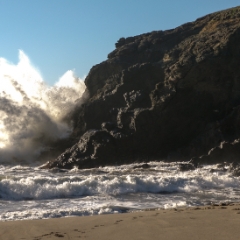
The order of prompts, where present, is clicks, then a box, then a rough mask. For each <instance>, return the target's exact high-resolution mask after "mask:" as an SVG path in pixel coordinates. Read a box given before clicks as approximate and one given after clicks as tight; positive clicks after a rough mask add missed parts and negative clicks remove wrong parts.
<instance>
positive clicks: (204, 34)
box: [46, 7, 240, 168]
mask: <svg viewBox="0 0 240 240" xmlns="http://www.w3.org/2000/svg"><path fill="white" fill-rule="evenodd" d="M239 61H240V7H236V8H232V9H228V10H225V11H221V12H217V13H213V14H209V15H207V16H205V17H202V18H199V19H197V20H196V21H194V22H191V23H186V24H183V25H182V26H180V27H177V28H175V29H171V30H167V31H154V32H150V33H146V34H142V35H138V36H134V37H129V38H121V39H119V41H118V42H117V43H116V49H115V50H114V51H113V52H111V53H110V54H109V55H108V60H106V61H104V62H102V63H100V64H98V65H96V66H94V67H92V69H91V71H90V73H89V75H88V76H87V78H86V80H85V83H86V86H87V89H86V94H88V96H89V99H88V100H87V101H86V103H85V104H84V105H82V106H81V107H79V108H76V110H75V111H74V112H73V113H72V122H73V126H74V129H73V134H72V136H71V139H77V140H76V144H75V145H73V147H71V148H69V149H67V150H66V151H65V152H64V153H63V154H61V155H60V156H59V157H58V158H57V159H55V160H52V161H50V162H48V163H47V164H46V167H48V168H53V167H59V168H72V167H74V166H77V167H79V168H88V167H98V166H104V165H115V164H123V163H131V162H146V161H149V160H169V161H171V160H181V161H182V160H188V161H189V160H190V159H191V158H194V159H195V160H194V161H198V162H207V163H213V162H223V161H239V156H240V150H238V149H240V148H239V143H238V140H236V139H240V127H239V126H240V68H239ZM235 140H236V141H235Z"/></svg>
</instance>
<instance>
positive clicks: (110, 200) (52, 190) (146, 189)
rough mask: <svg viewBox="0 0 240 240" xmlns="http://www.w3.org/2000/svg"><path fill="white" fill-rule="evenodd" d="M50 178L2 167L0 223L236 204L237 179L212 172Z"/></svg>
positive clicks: (109, 172)
mask: <svg viewBox="0 0 240 240" xmlns="http://www.w3.org/2000/svg"><path fill="white" fill-rule="evenodd" d="M149 165H150V166H151V167H150V168H149V169H138V168H134V167H136V166H138V165H137V164H132V165H124V166H119V167H104V168H95V169H88V170H76V169H75V170H70V171H65V172H57V173H53V171H44V170H40V169H37V168H31V167H22V166H15V167H6V166H2V167H0V178H1V181H0V195H1V196H0V210H1V211H0V212H1V213H0V219H1V220H16V219H38V218H50V217H65V216H76V215H78V216H82V215H92V214H105V213H116V212H126V211H135V210H141V209H146V208H171V207H176V206H194V205H203V204H209V203H211V202H219V201H234V202H236V201H240V195H239V192H240V187H239V186H240V185H239V182H240V181H239V177H233V176H232V175H231V173H230V172H228V171H221V170H219V171H210V170H211V169H212V168H213V169H217V167H216V166H215V165H212V166H204V167H202V168H199V169H196V170H193V171H187V172H181V171H179V170H178V163H163V162H151V163H150V164H149Z"/></svg>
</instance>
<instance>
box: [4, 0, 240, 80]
mask: <svg viewBox="0 0 240 240" xmlns="http://www.w3.org/2000/svg"><path fill="white" fill-rule="evenodd" d="M238 5H240V1H239V0H0V57H3V58H6V59H7V60H8V61H10V62H13V63H17V62H18V49H22V50H23V51H24V52H25V53H26V54H27V55H28V56H29V57H30V59H31V61H32V63H33V64H34V65H35V66H37V67H38V69H39V70H40V72H41V74H42V76H43V77H44V79H45V81H46V82H47V83H49V84H53V83H54V82H56V81H57V80H58V78H59V77H60V76H61V75H63V74H64V73H65V72H66V71H67V70H73V69H75V72H76V74H77V76H79V77H81V78H82V77H83V76H84V75H87V74H88V72H89V70H90V68H91V67H92V66H93V65H95V64H98V63H100V62H102V61H104V60H106V59H107V54H108V53H109V52H111V51H112V50H114V48H115V46H114V44H115V43H116V42H117V40H118V39H119V38H120V37H128V36H134V35H139V34H142V33H146V32H151V31H153V30H166V29H170V28H175V27H177V26H179V25H181V24H183V23H185V22H190V21H194V20H195V19H196V18H198V17H201V16H204V15H206V14H208V13H212V12H215V11H219V10H223V9H226V8H230V7H235V6H238Z"/></svg>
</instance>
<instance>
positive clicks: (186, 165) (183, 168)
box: [178, 162, 196, 172]
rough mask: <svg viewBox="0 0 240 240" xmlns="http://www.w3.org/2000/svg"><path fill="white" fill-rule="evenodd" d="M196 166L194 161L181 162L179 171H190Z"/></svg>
mask: <svg viewBox="0 0 240 240" xmlns="http://www.w3.org/2000/svg"><path fill="white" fill-rule="evenodd" d="M195 168H196V167H195V166H194V164H193V163H192V162H188V163H180V164H179V166H178V169H179V171H182V172H185V171H190V170H195Z"/></svg>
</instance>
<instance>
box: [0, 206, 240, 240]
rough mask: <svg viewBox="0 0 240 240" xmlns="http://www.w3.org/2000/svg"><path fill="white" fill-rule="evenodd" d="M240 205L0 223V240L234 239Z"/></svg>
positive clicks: (239, 214)
mask: <svg viewBox="0 0 240 240" xmlns="http://www.w3.org/2000/svg"><path fill="white" fill-rule="evenodd" d="M239 226H240V204H239V203H235V204H229V205H227V206H226V205H225V204H222V205H218V206H203V207H195V208H175V209H169V210H163V209H162V210H146V211H143V212H135V213H126V214H110V215H98V216H87V217H70V218H58V219H46V220H25V221H9V222H0V239H1V240H8V239H9V240H14V239H17V240H20V239H25V240H45V239H100V240H101V239H103V240H108V239H109V240H113V239H114V240H118V239H119V240H120V239H121V240H122V239H124V240H127V239H129V240H130V239H131V240H132V239H151V240H154V239H168V240H169V239H178V240H181V239H184V240H187V239H205V240H207V239H209V240H210V239H211V240H212V239H218V240H220V239H223V240H226V239H228V240H230V239H234V240H235V239H238V238H239V236H240V227H239Z"/></svg>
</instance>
